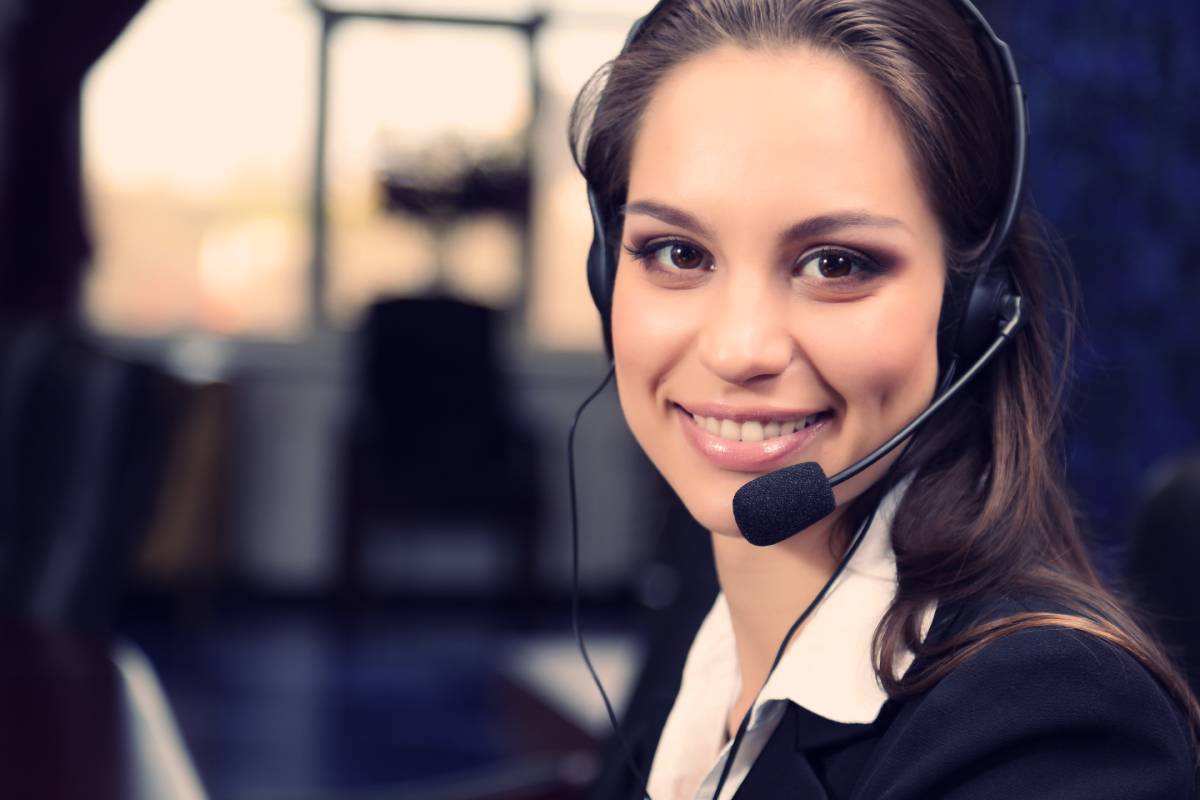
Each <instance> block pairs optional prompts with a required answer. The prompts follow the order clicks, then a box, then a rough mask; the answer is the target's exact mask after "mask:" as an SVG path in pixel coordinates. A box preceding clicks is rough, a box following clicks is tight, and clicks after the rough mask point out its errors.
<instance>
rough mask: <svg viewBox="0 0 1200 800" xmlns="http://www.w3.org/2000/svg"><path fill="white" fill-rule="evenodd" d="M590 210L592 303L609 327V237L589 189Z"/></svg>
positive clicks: (588, 263)
mask: <svg viewBox="0 0 1200 800" xmlns="http://www.w3.org/2000/svg"><path fill="white" fill-rule="evenodd" d="M587 198H588V208H589V209H591V212H592V244H591V247H590V248H588V261H587V279H588V291H590V292H591V293H592V302H593V303H595V304H596V309H597V310H598V311H599V312H600V316H601V318H602V319H603V320H604V322H605V326H606V327H607V323H608V317H609V311H610V310H611V309H612V286H613V277H614V276H613V275H611V274H610V273H611V272H612V271H613V269H612V267H610V266H609V264H610V256H609V242H608V235H607V233H606V231H605V230H604V217H603V215H602V214H601V212H600V201H599V200H597V199H596V195H595V194H594V193H593V192H592V189H591V187H590V186H589V187H588V193H587Z"/></svg>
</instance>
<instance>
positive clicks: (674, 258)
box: [658, 242, 704, 269]
mask: <svg viewBox="0 0 1200 800" xmlns="http://www.w3.org/2000/svg"><path fill="white" fill-rule="evenodd" d="M658 260H659V262H660V263H662V264H663V265H664V266H668V267H674V268H675V269H699V268H700V267H702V266H704V251H703V250H701V249H700V248H698V247H693V246H692V245H690V244H686V243H684V242H672V243H670V244H667V245H664V246H663V247H660V248H659V249H658Z"/></svg>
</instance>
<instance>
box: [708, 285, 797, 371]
mask: <svg viewBox="0 0 1200 800" xmlns="http://www.w3.org/2000/svg"><path fill="white" fill-rule="evenodd" d="M773 288H774V287H771V286H769V285H768V282H762V281H758V280H743V281H740V282H733V281H730V282H727V284H726V285H725V286H723V287H722V289H721V291H717V292H714V293H713V294H712V295H711V305H710V308H709V309H708V311H709V313H708V315H707V318H706V320H705V322H704V324H703V326H702V327H701V330H700V335H699V337H698V344H697V347H698V350H699V356H700V361H701V363H703V364H704V365H705V366H706V367H707V368H708V369H709V370H711V371H712V372H713V373H715V374H716V375H718V376H719V377H720V378H722V379H723V380H726V381H728V382H730V383H737V384H745V383H750V382H752V381H754V380H755V379H762V378H769V377H773V376H775V375H778V374H780V373H781V372H783V370H784V369H785V368H786V367H787V365H788V364H789V363H791V360H792V357H793V353H794V352H795V346H796V343H795V341H794V339H793V337H792V333H791V331H790V330H789V327H788V325H787V314H788V307H787V306H788V304H787V302H786V300H785V299H784V298H782V297H781V293H780V292H778V291H777V290H775V291H773V290H772V289H773Z"/></svg>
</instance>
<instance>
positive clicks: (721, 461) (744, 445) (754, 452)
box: [675, 406, 828, 472]
mask: <svg viewBox="0 0 1200 800" xmlns="http://www.w3.org/2000/svg"><path fill="white" fill-rule="evenodd" d="M704 408H705V410H707V409H711V408H714V407H713V406H706V407H704ZM675 413H676V415H677V416H678V417H679V423H680V425H682V426H683V433H684V436H685V437H686V438H687V440H688V441H689V442H691V443H692V446H693V447H695V448H696V450H697V451H698V452H699V453H700V455H702V456H704V457H705V458H706V459H708V460H709V461H710V462H711V463H712V464H714V465H716V466H718V467H721V468H722V469H729V470H734V471H737V472H763V471H767V470H772V469H778V468H779V467H783V466H786V465H787V461H788V460H789V458H790V457H791V456H792V455H793V454H794V453H796V452H797V451H799V450H802V449H804V448H805V447H807V446H808V444H809V443H810V442H812V440H813V439H814V438H815V437H816V435H817V434H818V433H820V432H821V430H823V429H824V428H825V424H826V422H828V420H825V419H822V420H820V421H819V422H815V423H813V424H812V425H809V426H808V427H807V428H804V429H803V430H798V431H796V432H795V433H789V434H788V435H787V436H776V437H775V438H773V439H766V440H764V441H761V442H735V441H732V440H731V439H722V438H721V437H719V436H714V435H712V434H711V433H709V432H708V431H706V430H704V429H703V428H701V427H700V426H699V425H697V424H696V421H695V420H694V419H692V415H691V413H689V412H688V411H687V410H686V409H684V408H683V407H682V406H676V407H675ZM695 413H697V414H700V415H701V416H718V415H717V414H708V413H704V411H696V412H695ZM753 413H756V414H757V413H758V412H753ZM771 413H772V414H774V413H775V412H771ZM787 413H788V414H790V413H792V412H787ZM815 413H817V412H815V411H810V412H809V414H815ZM802 416H807V415H802ZM724 418H725V419H734V420H737V421H748V420H762V419H766V420H771V419H789V417H788V416H767V417H761V416H746V417H743V418H742V419H741V420H738V418H737V417H736V416H727V417H724ZM790 418H791V419H795V417H790Z"/></svg>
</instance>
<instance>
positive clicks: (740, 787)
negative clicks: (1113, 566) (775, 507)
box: [572, 0, 1200, 800]
mask: <svg viewBox="0 0 1200 800" xmlns="http://www.w3.org/2000/svg"><path fill="white" fill-rule="evenodd" d="M975 14H977V12H974V11H973V9H968V8H967V7H966V4H965V3H963V2H951V0H678V1H677V2H663V3H660V4H659V5H658V6H656V7H655V8H654V10H653V11H652V12H651V13H650V14H649V15H648V16H647V17H646V18H645V20H643V23H642V25H641V27H640V29H637V30H636V32H635V33H634V34H633V35H632V36H631V37H630V42H629V43H628V44H627V46H626V48H625V50H624V51H623V52H622V53H621V54H620V55H619V56H618V58H617V59H615V60H614V62H612V63H611V64H610V65H609V68H608V69H607V70H606V71H602V72H601V73H598V75H597V76H596V77H595V78H594V79H593V81H592V82H591V84H590V85H589V87H588V88H586V89H585V91H584V92H583V94H581V96H580V98H579V100H577V103H576V108H575V112H574V115H573V121H572V146H573V148H574V151H575V153H576V157H577V160H578V162H579V164H580V169H581V171H582V172H583V174H584V176H585V177H586V179H587V181H588V185H589V192H590V199H591V200H592V203H593V211H594V213H595V214H596V215H597V225H598V234H597V241H596V243H595V245H594V250H593V256H592V257H593V262H594V263H593V264H591V265H589V278H590V279H591V280H592V288H593V294H594V296H595V298H596V300H597V304H598V305H599V307H600V310H601V313H602V317H603V319H604V322H605V333H606V339H607V341H608V344H609V346H610V348H611V352H612V355H613V359H614V368H615V376H616V382H617V388H618V394H619V397H620V402H621V406H622V410H623V412H624V414H625V416H626V419H627V421H628V423H629V426H630V428H631V430H632V431H633V433H634V435H635V437H636V438H637V440H638V442H639V444H640V445H641V446H642V447H643V449H644V450H645V451H646V453H647V455H648V456H649V457H650V458H651V460H652V461H653V462H654V464H655V466H656V467H657V468H658V469H659V471H660V472H661V473H662V474H663V476H664V477H665V478H666V480H667V481H668V483H669V484H670V485H671V487H672V488H673V489H674V490H675V492H676V493H677V494H678V495H679V497H680V498H681V500H682V501H683V503H684V505H685V506H686V507H687V509H688V510H689V512H690V513H691V514H692V516H693V517H695V519H696V520H697V521H698V522H699V523H700V524H701V525H702V526H704V527H705V528H707V529H708V530H709V531H711V538H712V546H713V552H714V556H715V563H716V566H717V575H718V579H719V583H720V586H721V595H720V597H719V598H718V600H717V602H716V604H715V605H714V607H713V609H712V611H711V612H710V614H709V616H708V618H707V619H706V620H705V622H704V624H703V625H702V626H701V628H700V630H699V632H698V633H697V635H696V638H695V640H694V642H693V645H692V648H691V650H690V652H689V655H688V661H687V666H686V667H685V669H684V672H683V675H682V677H681V679H680V682H679V689H678V694H677V696H676V698H675V701H674V706H673V708H672V709H671V712H670V715H669V716H668V718H667V719H666V721H665V723H664V724H663V725H662V726H661V729H660V730H655V731H653V732H651V734H650V735H649V736H648V737H647V738H646V739H645V740H643V741H639V742H637V743H636V746H635V750H637V751H638V755H635V756H634V762H635V763H634V764H632V766H633V772H632V773H631V778H630V780H631V784H630V790H629V796H638V795H640V794H641V793H642V792H643V790H646V791H648V793H649V795H650V796H651V797H653V798H654V800H665V798H692V797H702V798H708V797H712V796H714V794H719V796H720V797H722V798H727V797H731V796H734V793H735V792H736V796H737V797H739V798H752V797H780V796H797V797H858V798H894V799H896V800H898V799H899V798H914V799H915V798H931V797H938V798H942V797H945V798H991V797H996V798H1001V797H1004V798H1010V797H1044V798H1069V797H1079V798H1106V797H1111V798H1123V799H1126V798H1175V797H1180V798H1182V797H1189V796H1191V793H1192V792H1193V777H1194V766H1195V756H1196V751H1195V745H1194V738H1193V731H1194V730H1195V729H1196V727H1197V723H1198V720H1200V716H1198V713H1197V706H1196V702H1195V700H1194V699H1193V698H1192V696H1191V695H1190V693H1189V691H1188V689H1187V687H1186V684H1185V683H1184V682H1183V681H1182V680H1181V679H1180V677H1179V676H1178V674H1177V673H1176V672H1175V671H1174V669H1173V668H1172V666H1171V665H1170V663H1169V662H1168V661H1167V660H1166V659H1165V658H1164V656H1163V655H1162V654H1161V653H1160V652H1159V650H1158V649H1157V647H1156V646H1155V645H1154V644H1153V643H1152V642H1151V641H1150V640H1149V639H1148V638H1147V637H1146V635H1145V634H1144V633H1143V632H1142V631H1141V630H1140V629H1139V628H1138V626H1137V625H1136V624H1135V623H1134V622H1133V621H1132V620H1131V619H1130V617H1129V615H1128V614H1127V613H1126V612H1125V611H1123V610H1122V608H1121V606H1120V605H1119V604H1118V603H1117V602H1116V601H1115V600H1114V599H1113V598H1112V597H1111V596H1110V595H1109V594H1108V593H1107V592H1106V591H1105V589H1104V588H1103V587H1102V586H1101V584H1100V583H1099V581H1098V579H1097V577H1096V574H1095V573H1094V571H1093V569H1092V567H1091V565H1090V563H1089V561H1088V558H1087V555H1086V552H1085V550H1084V547H1083V545H1082V542H1081V539H1080V535H1079V531H1078V528H1077V526H1076V522H1075V519H1074V515H1073V512H1072V509H1071V506H1070V503H1069V500H1068V496H1067V491H1066V488H1065V486H1064V479H1063V469H1062V464H1061V459H1060V453H1059V450H1058V447H1057V442H1058V429H1059V411H1058V400H1059V397H1060V391H1059V381H1060V378H1061V376H1062V374H1063V372H1064V370H1063V368H1062V366H1061V364H1060V363H1059V361H1058V359H1057V358H1056V357H1055V353H1054V350H1053V348H1052V341H1051V339H1052V337H1051V332H1050V330H1049V326H1048V324H1047V321H1046V313H1045V309H1046V306H1047V304H1048V302H1049V299H1048V296H1047V294H1048V293H1047V291H1046V289H1045V287H1046V286H1053V285H1055V283H1056V281H1055V280H1054V277H1053V275H1054V270H1055V269H1056V268H1057V266H1058V263H1059V260H1057V259H1056V258H1055V254H1054V252H1053V250H1052V248H1050V247H1049V246H1048V245H1047V244H1046V241H1045V239H1044V237H1043V235H1042V234H1041V232H1040V229H1039V226H1038V224H1037V222H1036V220H1035V218H1034V216H1033V214H1032V212H1031V211H1029V210H1028V209H1022V210H1021V211H1020V213H1019V215H1018V216H1017V217H1015V228H1014V231H1013V235H1012V236H1011V238H1007V237H1001V238H999V239H998V241H999V242H1000V243H1001V244H1005V245H1006V246H1005V247H1004V250H1003V252H1002V253H1001V254H1000V256H1001V258H1002V263H1003V265H1004V266H1003V267H1002V268H999V272H998V274H999V273H1004V274H1011V279H1010V278H1004V282H1005V284H1006V285H1007V290H1006V291H1008V292H1009V293H1011V294H1012V295H1014V296H1015V295H1016V294H1018V293H1019V294H1020V296H1021V297H1022V301H1023V304H1024V306H1026V307H1027V313H1028V316H1029V321H1028V324H1027V325H1026V326H1025V328H1024V329H1023V330H1021V331H1020V332H1019V333H1017V334H1015V335H1014V337H1013V341H1012V342H1011V343H1010V344H1008V345H1007V347H1005V348H1004V349H1002V350H1000V351H999V353H998V355H996V357H995V360H994V361H993V362H992V363H991V364H990V365H989V366H988V367H987V369H986V370H985V371H983V372H981V373H980V374H979V376H978V377H977V378H975V379H974V380H973V381H971V382H970V383H968V384H967V385H966V386H965V388H963V390H962V391H961V392H960V393H958V394H956V395H954V396H953V397H952V398H951V399H950V401H949V402H947V404H946V406H945V407H944V408H943V409H942V410H941V411H940V412H939V413H938V416H937V417H936V418H934V419H933V421H932V422H931V423H930V424H927V425H925V427H924V428H922V429H921V430H920V431H919V432H918V433H917V434H916V435H915V437H913V438H912V439H910V440H908V441H907V442H906V443H905V444H904V445H903V446H901V447H897V448H896V449H894V450H892V451H890V452H889V453H888V454H887V455H886V456H884V457H883V458H881V459H880V460H878V461H877V462H876V463H874V464H873V465H871V466H870V467H868V468H867V469H865V470H863V471H862V472H861V473H859V474H857V475H855V476H854V477H852V478H850V479H848V480H846V481H845V482H843V483H841V484H840V485H838V486H837V488H836V490H835V492H834V498H835V500H836V509H835V510H834V512H833V513H832V514H830V515H828V516H826V517H824V518H823V519H820V520H818V521H817V522H815V523H813V524H811V525H809V526H808V527H806V528H805V529H804V530H803V531H800V532H799V533H798V535H794V536H788V535H787V534H790V533H794V531H784V532H783V535H782V536H781V537H780V538H781V539H782V541H779V542H778V543H777V544H772V545H771V546H768V547H759V546H756V545H754V544H751V543H750V542H748V541H747V540H746V538H743V536H742V531H741V530H739V524H738V520H737V519H735V516H734V513H733V510H732V504H733V498H734V495H735V494H736V493H737V492H738V490H739V489H740V488H741V487H742V486H743V485H744V484H746V483H747V482H748V481H750V480H751V479H753V478H755V477H757V476H760V475H763V474H764V473H770V472H773V471H775V470H779V469H781V468H784V467H788V466H790V465H795V464H798V463H801V462H808V461H812V462H816V463H817V464H819V465H820V466H821V468H822V469H823V470H824V471H825V472H826V473H828V474H833V473H834V472H836V471H838V470H841V469H843V468H845V467H847V466H848V465H850V464H852V463H854V462H856V461H857V460H859V459H861V458H863V457H864V456H865V455H867V454H868V453H870V452H871V451H872V450H873V449H874V448H876V447H877V446H878V445H880V444H881V443H882V442H884V441H886V440H888V439H889V438H890V437H891V436H892V435H893V434H895V433H896V432H897V431H898V430H900V429H901V428H903V427H904V425H905V424H906V423H908V422H909V421H910V420H912V419H913V418H915V417H916V416H918V415H919V414H920V413H921V412H922V411H923V410H924V409H925V408H926V407H927V406H928V405H929V404H930V402H931V400H933V399H934V398H935V397H936V396H938V394H939V392H941V391H944V389H945V387H946V386H947V385H948V384H949V383H950V382H951V381H952V379H953V378H955V377H956V376H955V373H956V371H957V372H958V373H959V374H961V372H962V370H964V369H966V365H965V363H960V362H961V360H960V358H959V357H958V356H959V355H960V352H959V349H960V347H961V342H962V338H963V336H962V332H961V318H962V317H963V315H964V309H965V308H966V305H967V303H968V301H969V298H970V288H969V287H971V286H972V282H973V281H974V279H975V278H976V277H977V275H976V273H978V272H979V271H981V270H989V274H990V270H994V269H997V268H995V267H991V268H989V263H990V262H991V259H990V256H989V257H986V258H985V257H981V253H983V252H987V250H988V242H989V241H997V240H996V239H992V238H990V237H993V236H995V234H996V229H997V228H1000V227H1003V217H1004V213H1005V207H1006V195H1007V194H1008V193H1009V189H1010V188H1011V187H1012V186H1014V185H1015V186H1016V187H1017V188H1016V189H1015V190H1014V191H1013V192H1012V194H1013V196H1014V197H1016V196H1019V187H1020V182H1019V180H1015V181H1014V180H1013V179H1010V176H1012V175H1019V174H1020V172H1021V169H1020V166H1021V165H1020V164H1016V163H1014V162H1016V161H1019V160H1020V155H1019V153H1020V152H1021V151H1020V148H1019V147H1014V143H1015V142H1016V140H1017V139H1018V138H1019V137H1021V136H1022V135H1023V130H1022V127H1023V126H1022V125H1020V124H1016V125H1014V124H1013V123H1012V121H1013V120H1014V119H1018V120H1019V119H1020V117H1019V116H1018V111H1019V109H1016V108H1014V103H1013V102H1010V99H1009V98H1008V97H1007V96H1006V94H1005V93H1006V91H1007V89H1006V86H1005V80H1004V74H1003V70H1002V65H998V63H997V62H1000V61H1002V60H1003V58H1002V56H1003V53H1000V52H999V51H993V50H990V49H989V47H988V46H987V44H986V42H985V41H984V36H983V33H982V32H981V31H980V30H979V27H980V22H979V21H978V20H977V18H976V16H975ZM998 73H999V76H998ZM1012 82H1013V83H1015V80H1014V81H1012ZM1010 131H1013V132H1012V133H1010ZM1014 207H1015V206H1014ZM998 220H999V221H998ZM597 260H598V263H599V264H600V266H599V267H597V266H596V262H597ZM996 263H1001V262H996ZM1059 284H1060V285H1061V282H1059ZM989 336H990V334H989ZM976 338H978V336H976ZM985 338H987V337H986V336H985ZM1064 350H1065V348H1064ZM973 357H974V356H972V358H973ZM781 643H782V645H781ZM639 760H640V762H641V763H636V762H638V761H639ZM647 772H648V780H647V781H646V785H645V786H644V787H643V786H642V785H641V784H642V780H643V778H642V776H644V775H645V774H646V773H647ZM639 773H640V774H639ZM633 775H637V776H638V777H632V776H633Z"/></svg>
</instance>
